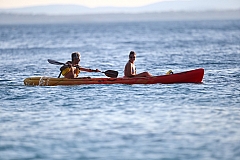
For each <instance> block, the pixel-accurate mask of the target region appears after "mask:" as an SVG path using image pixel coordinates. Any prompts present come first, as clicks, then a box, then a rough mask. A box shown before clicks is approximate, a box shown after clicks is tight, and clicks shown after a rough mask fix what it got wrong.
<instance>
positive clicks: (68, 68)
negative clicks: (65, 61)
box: [60, 65, 80, 77]
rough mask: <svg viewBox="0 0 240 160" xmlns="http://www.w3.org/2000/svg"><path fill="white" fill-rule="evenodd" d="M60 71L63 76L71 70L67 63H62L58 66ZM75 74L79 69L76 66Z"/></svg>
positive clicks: (77, 73)
mask: <svg viewBox="0 0 240 160" xmlns="http://www.w3.org/2000/svg"><path fill="white" fill-rule="evenodd" d="M60 71H61V73H62V75H63V76H65V75H66V74H67V73H69V72H70V71H71V68H70V67H69V66H68V65H64V66H62V67H61V68H60ZM74 72H75V74H76V76H77V77H78V75H79V73H80V69H79V68H78V67H76V69H75V71H74Z"/></svg>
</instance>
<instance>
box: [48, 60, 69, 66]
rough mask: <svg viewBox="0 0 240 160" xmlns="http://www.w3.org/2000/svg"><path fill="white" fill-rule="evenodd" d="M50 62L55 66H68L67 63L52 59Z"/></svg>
mask: <svg viewBox="0 0 240 160" xmlns="http://www.w3.org/2000/svg"><path fill="white" fill-rule="evenodd" d="M48 62H49V63H51V64H55V65H66V64H65V63H61V62H58V61H55V60H52V59H48Z"/></svg>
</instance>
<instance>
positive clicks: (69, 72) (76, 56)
mask: <svg viewBox="0 0 240 160" xmlns="http://www.w3.org/2000/svg"><path fill="white" fill-rule="evenodd" d="M80 58H81V55H80V53H79V52H73V53H72V61H68V62H66V65H64V66H62V67H61V68H60V71H61V74H62V75H63V76H64V78H77V77H78V75H79V73H80V71H86V72H101V71H100V70H98V69H95V70H93V69H89V68H83V67H81V66H79V62H80Z"/></svg>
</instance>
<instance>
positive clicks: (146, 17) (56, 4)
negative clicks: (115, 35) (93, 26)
mask: <svg viewBox="0 0 240 160" xmlns="http://www.w3.org/2000/svg"><path fill="white" fill-rule="evenodd" d="M0 2H1V3H0V24H38V23H84V22H121V21H169V20H170V21H171V20H211V19H214V20H216V19H223V20H227V19H240V1H239V0H208V1H202V0H188V1H187V0H175V1H145V0H143V1H131V2H127V1H121V2H117V1H111V2H109V1H101V3H99V2H100V1H88V2H87V3H86V1H73V0H72V1H63V0H62V1H54V0H52V1H28V0H25V1H24V0H20V1H14V0H10V1H5V0H1V1H0ZM107 2H109V3H107ZM150 3H151V4H150ZM94 6H95V7H94Z"/></svg>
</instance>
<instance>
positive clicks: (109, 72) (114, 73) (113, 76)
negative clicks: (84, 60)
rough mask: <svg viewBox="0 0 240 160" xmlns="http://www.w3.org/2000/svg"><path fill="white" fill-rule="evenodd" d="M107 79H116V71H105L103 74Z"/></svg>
mask: <svg viewBox="0 0 240 160" xmlns="http://www.w3.org/2000/svg"><path fill="white" fill-rule="evenodd" d="M103 73H104V74H105V75H106V76H107V77H111V78H117V76H118V71H114V70H107V71H105V72H103Z"/></svg>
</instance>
